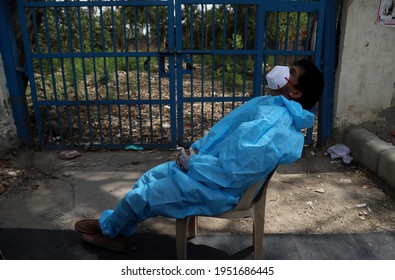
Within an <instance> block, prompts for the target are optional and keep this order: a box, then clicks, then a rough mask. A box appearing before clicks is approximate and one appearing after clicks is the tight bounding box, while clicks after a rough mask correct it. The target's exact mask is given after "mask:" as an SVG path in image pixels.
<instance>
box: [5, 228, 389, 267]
mask: <svg viewBox="0 0 395 280" xmlns="http://www.w3.org/2000/svg"><path fill="white" fill-rule="evenodd" d="M394 241H395V232H390V233H383V232H381V233H365V234H322V235H297V234H266V235H265V237H264V254H263V258H264V259H269V260H328V259H329V260H331V259H339V260H395V242H394ZM251 242H252V239H251V235H212V236H198V237H196V238H194V239H191V240H190V241H189V242H188V258H189V259H195V260H204V259H213V260H226V259H252V258H253V254H252V252H253V249H252V246H251ZM0 251H1V252H2V254H3V256H4V258H5V259H6V260H125V259H129V260H150V259H152V260H168V259H170V260H172V259H173V260H174V259H176V252H175V251H176V250H175V238H174V236H170V235H163V234H154V233H137V234H135V235H134V236H132V237H131V238H129V239H128V241H127V252H125V253H116V252H111V251H108V250H105V249H101V248H97V247H94V246H92V245H90V244H87V243H85V242H84V241H83V240H82V238H81V234H80V233H78V232H75V231H72V230H40V229H9V228H3V229H0Z"/></svg>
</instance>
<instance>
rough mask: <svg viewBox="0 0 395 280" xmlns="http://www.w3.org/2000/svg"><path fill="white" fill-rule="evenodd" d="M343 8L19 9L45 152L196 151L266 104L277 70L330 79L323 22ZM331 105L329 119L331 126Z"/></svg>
mask: <svg viewBox="0 0 395 280" xmlns="http://www.w3.org/2000/svg"><path fill="white" fill-rule="evenodd" d="M332 2H333V3H332ZM335 3H336V2H335V1H324V0H321V1H280V0H278V1H275V0H270V1H269V0H266V1H265V0H260V1H258V0H250V1H241V0H217V1H208V0H175V1H172V0H171V1H158V0H147V1H141V0H140V1H115V0H114V1H111V0H110V1H81V2H80V1H67V0H65V1H60V0H59V1H46V2H43V1H34V2H30V1H28V2H26V1H23V0H18V9H19V15H20V19H21V26H22V31H23V38H24V46H25V53H26V68H27V73H28V76H29V80H30V91H31V99H32V100H31V103H32V104H33V110H34V114H35V126H36V131H37V142H38V144H39V145H40V146H41V147H42V148H46V149H69V148H75V147H77V146H90V147H92V148H115V149H117V148H124V147H125V146H126V145H130V144H133V145H135V146H140V147H143V148H160V149H169V148H176V146H177V145H188V144H189V143H191V142H193V141H195V140H196V139H199V138H200V137H201V136H202V135H203V134H204V133H205V132H206V131H208V130H209V129H210V127H211V126H212V125H213V124H214V123H215V122H217V121H218V120H219V119H221V118H222V117H223V116H224V115H226V114H227V113H229V112H230V111H231V110H232V109H233V108H235V107H236V106H238V105H240V104H241V103H243V102H245V101H247V100H249V99H251V98H252V97H255V96H260V95H262V94H264V93H265V88H266V84H265V78H264V77H265V75H266V73H267V72H268V71H269V70H270V69H271V68H272V67H273V66H274V65H276V64H292V62H293V61H294V60H295V59H297V58H302V57H304V58H306V57H307V58H311V59H312V60H314V61H315V63H316V64H317V65H319V66H320V67H321V68H322V69H324V72H325V67H326V65H330V63H326V62H325V61H324V58H325V56H323V53H324V52H323V42H324V36H323V35H324V32H323V31H324V28H325V25H324V23H325V20H324V19H325V12H326V11H328V10H330V9H329V8H328V6H329V5H331V8H334V7H333V5H335ZM26 15H27V16H26ZM334 17H335V16H334ZM334 22H335V21H334ZM327 28H329V29H330V27H327ZM333 28H334V27H333ZM333 52H334V49H333ZM326 59H331V56H328V57H326ZM328 69H329V70H326V72H327V73H328V71H331V69H330V68H328ZM331 75H332V78H333V73H331ZM329 86H331V85H329ZM326 90H327V91H328V90H329V91H330V88H328V85H327V89H326ZM325 102H327V101H325V100H323V101H322V102H321V106H320V112H321V116H320V119H323V118H326V117H330V116H326V114H325V111H324V115H322V114H323V113H322V112H323V111H322V110H321V108H324V110H325V108H326V106H322V104H323V103H325ZM329 113H330V112H329ZM323 116H324V117H323ZM321 122H322V120H321ZM326 122H327V121H326ZM330 125H331V123H330ZM327 130H328V129H327ZM329 133H330V132H329ZM308 139H311V133H310V135H309V136H308ZM323 140H326V139H323Z"/></svg>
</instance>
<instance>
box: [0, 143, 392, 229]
mask: <svg viewBox="0 0 395 280" xmlns="http://www.w3.org/2000/svg"><path fill="white" fill-rule="evenodd" d="M25 152H26V151H25ZM21 153H22V152H21V151H20V150H14V151H11V152H10V153H8V154H6V155H5V156H3V157H2V158H1V161H0V203H2V201H4V200H6V199H7V198H8V197H10V196H20V197H23V196H25V195H26V194H28V193H31V192H34V190H35V189H37V188H39V186H40V182H42V181H43V180H44V181H45V180H47V179H50V178H51V174H45V173H43V172H42V171H39V170H38V169H37V168H35V166H34V165H33V164H32V163H31V162H29V161H26V160H21V158H20V155H21ZM161 219H162V218H158V219H156V220H152V219H151V220H148V221H146V222H144V223H143V224H142V225H141V226H140V227H139V229H138V231H140V232H145V231H149V232H155V231H158V232H161V233H163V232H164V233H169V234H173V233H174V232H173V231H172V230H174V227H173V226H172V227H169V228H171V230H166V229H165V230H163V226H162V227H161V226H160V225H161V223H158V220H159V221H160V220H161ZM162 220H166V219H162ZM165 223H166V222H165ZM71 226H72V225H70V227H71ZM394 229H395V194H394V190H393V189H392V188H391V187H390V186H389V185H387V184H386V183H385V182H383V181H382V180H381V179H380V178H379V177H377V176H375V175H374V174H372V173H370V172H369V171H367V170H366V169H365V168H364V167H363V166H361V165H359V164H358V163H352V164H350V165H345V164H343V163H342V162H341V161H336V160H335V161H334V160H331V158H330V157H329V155H328V154H327V153H326V152H325V150H322V149H320V148H312V147H306V148H305V150H304V153H303V157H302V158H301V159H300V160H299V161H298V163H297V164H293V165H290V166H288V165H283V166H280V167H279V168H278V170H277V172H276V173H275V175H274V176H273V178H272V181H271V184H270V187H269V189H268V195H267V206H266V224H265V232H267V233H277V234H281V233H295V234H297V233H309V234H323V233H363V232H383V231H393V230H394ZM229 232H230V233H232V234H242V233H251V232H252V220H251V219H244V220H232V221H228V220H218V219H213V218H200V219H199V234H221V233H227V234H229Z"/></svg>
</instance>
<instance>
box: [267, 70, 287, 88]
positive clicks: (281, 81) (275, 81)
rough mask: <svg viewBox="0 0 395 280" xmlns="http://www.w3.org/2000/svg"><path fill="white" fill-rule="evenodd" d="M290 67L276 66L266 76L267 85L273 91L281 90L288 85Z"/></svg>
mask: <svg viewBox="0 0 395 280" xmlns="http://www.w3.org/2000/svg"><path fill="white" fill-rule="evenodd" d="M288 79H289V67H288V66H275V67H274V68H273V69H272V71H270V72H269V73H268V74H267V75H266V80H267V85H268V87H269V88H271V89H279V88H282V87H284V86H285V85H286V84H287V83H288Z"/></svg>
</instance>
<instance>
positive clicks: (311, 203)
mask: <svg viewBox="0 0 395 280" xmlns="http://www.w3.org/2000/svg"><path fill="white" fill-rule="evenodd" d="M307 205H309V206H310V208H311V209H313V210H315V207H314V206H313V202H311V201H307Z"/></svg>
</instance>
